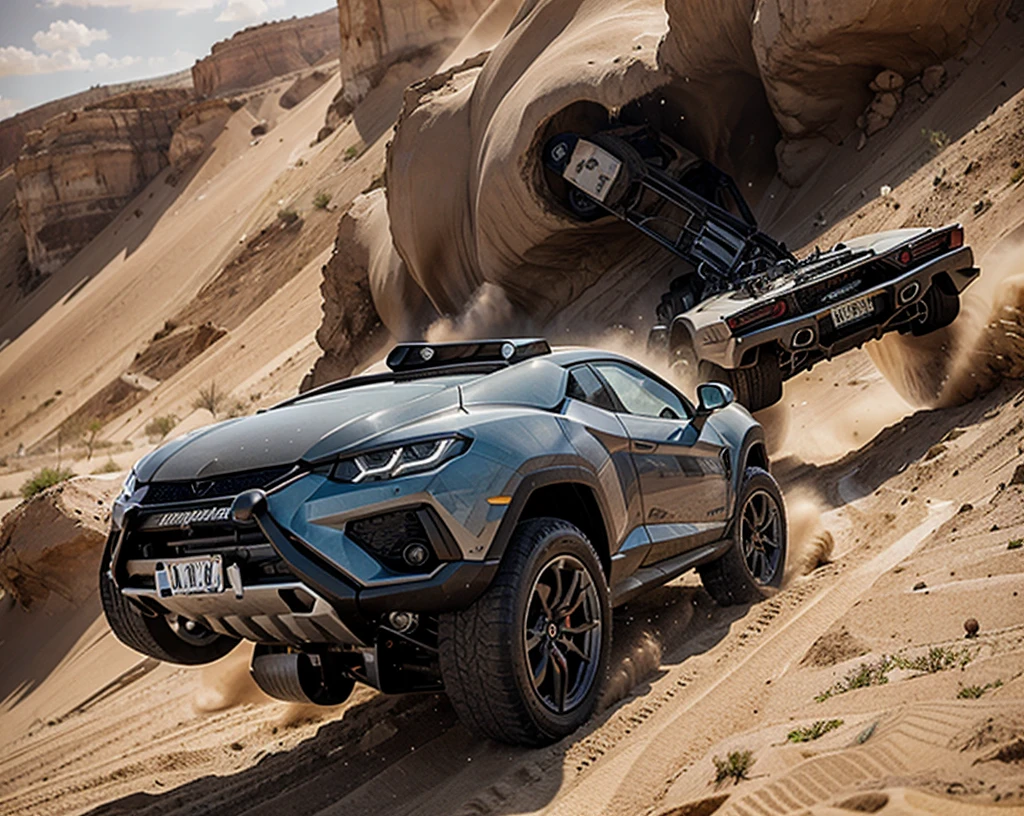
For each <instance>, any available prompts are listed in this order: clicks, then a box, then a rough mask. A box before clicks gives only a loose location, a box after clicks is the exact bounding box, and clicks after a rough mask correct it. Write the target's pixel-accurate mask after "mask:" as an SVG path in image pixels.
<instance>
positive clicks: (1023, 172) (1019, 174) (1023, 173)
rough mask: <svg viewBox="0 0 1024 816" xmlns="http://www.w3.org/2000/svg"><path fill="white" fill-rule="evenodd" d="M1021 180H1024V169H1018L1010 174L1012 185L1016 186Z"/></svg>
mask: <svg viewBox="0 0 1024 816" xmlns="http://www.w3.org/2000/svg"><path fill="white" fill-rule="evenodd" d="M1021 179H1024V167H1018V168H1017V169H1016V170H1014V171H1013V172H1012V173H1011V174H1010V184H1016V183H1017V182H1019V181H1020V180H1021Z"/></svg>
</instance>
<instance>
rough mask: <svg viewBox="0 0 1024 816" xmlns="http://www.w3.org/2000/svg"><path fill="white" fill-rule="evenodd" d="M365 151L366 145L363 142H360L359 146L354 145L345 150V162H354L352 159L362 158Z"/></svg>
mask: <svg viewBox="0 0 1024 816" xmlns="http://www.w3.org/2000/svg"><path fill="white" fill-rule="evenodd" d="M365 150H366V145H364V144H363V143H362V142H360V143H359V144H354V145H352V146H350V147H347V148H345V153H344V159H345V161H352V159H358V158H359V157H360V156H362V155H363V152H364V151H365Z"/></svg>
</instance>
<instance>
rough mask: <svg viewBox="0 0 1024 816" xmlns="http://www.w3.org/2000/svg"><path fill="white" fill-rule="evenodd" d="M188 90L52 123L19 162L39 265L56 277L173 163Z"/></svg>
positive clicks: (103, 106)
mask: <svg viewBox="0 0 1024 816" xmlns="http://www.w3.org/2000/svg"><path fill="white" fill-rule="evenodd" d="M191 98H192V97H191V93H190V92H189V91H187V90H181V89H174V90H160V91H138V92H130V93H126V94H122V95H120V96H116V97H112V98H111V99H107V100H104V101H102V102H99V103H97V104H95V105H91V106H88V107H86V108H84V109H83V110H80V111H72V112H71V113H67V114H63V115H61V116H57V117H55V118H54V119H51V120H50V121H49V122H47V123H46V126H45V127H44V128H43V129H42V130H38V131H33V132H32V133H29V134H28V136H27V137H26V138H27V141H26V144H25V148H24V150H23V152H22V155H21V157H20V158H19V159H18V162H17V164H16V165H15V174H16V176H17V183H18V189H17V199H18V207H19V218H20V221H21V226H22V230H23V232H24V233H25V239H26V243H27V245H28V257H29V262H30V263H31V265H32V267H33V268H34V269H36V270H38V271H40V272H43V273H48V272H52V271H54V270H56V269H58V268H60V266H62V265H63V264H64V263H65V262H67V261H68V260H69V259H70V258H71V257H72V256H74V255H75V253H77V252H78V250H79V249H81V248H82V247H83V246H85V244H87V243H88V242H89V241H90V240H91V239H92V238H93V237H94V236H95V235H96V234H97V233H99V232H100V230H102V229H103V228H104V227H105V226H106V225H107V224H108V223H110V221H111V220H113V218H114V216H115V215H116V214H117V212H118V211H119V210H120V209H121V207H123V206H124V205H125V204H126V203H127V202H128V200H129V199H130V198H131V196H132V195H133V194H134V193H135V192H136V191H137V190H138V189H139V188H140V187H142V185H144V184H145V183H146V182H147V181H149V180H150V179H151V178H153V177H154V176H155V175H156V174H157V173H159V172H160V170H162V169H163V168H164V167H166V166H167V163H168V157H167V151H168V149H169V148H170V145H171V138H172V136H173V133H174V129H175V127H176V126H177V124H178V117H179V111H180V110H181V108H182V107H183V106H184V105H186V104H187V103H188V102H189V101H190V100H191Z"/></svg>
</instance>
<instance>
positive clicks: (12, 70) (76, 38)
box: [0, 20, 145, 77]
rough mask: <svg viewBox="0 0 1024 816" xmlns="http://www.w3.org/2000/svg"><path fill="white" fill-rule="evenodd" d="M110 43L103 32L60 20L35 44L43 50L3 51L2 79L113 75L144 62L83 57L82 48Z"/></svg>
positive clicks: (14, 48)
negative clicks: (91, 73) (71, 73)
mask: <svg viewBox="0 0 1024 816" xmlns="http://www.w3.org/2000/svg"><path fill="white" fill-rule="evenodd" d="M106 39H109V35H108V34H107V32H106V31H104V30H102V29H96V28H89V27H88V26H86V25H83V24H82V23H78V22H76V21H74V20H58V21H56V22H55V23H51V24H50V27H49V28H48V29H47V30H46V31H37V32H36V33H35V35H34V36H33V37H32V42H34V43H35V44H36V47H37V48H38V49H40V50H38V51H30V50H29V49H27V48H22V47H20V46H17V45H6V46H3V47H0V77H5V76H30V75H33V74H54V73H57V72H59V71H110V70H116V69H118V68H130V67H131V66H133V65H137V64H139V63H142V62H144V61H145V60H143V59H142V58H141V57H132V56H126V57H112V56H110V54H107V53H106V52H100V53H99V54H96V55H95V56H94V57H83V56H82V54H81V53H80V52H79V49H80V48H88V47H89V46H91V45H92V44H93V43H95V42H101V41H103V40H106Z"/></svg>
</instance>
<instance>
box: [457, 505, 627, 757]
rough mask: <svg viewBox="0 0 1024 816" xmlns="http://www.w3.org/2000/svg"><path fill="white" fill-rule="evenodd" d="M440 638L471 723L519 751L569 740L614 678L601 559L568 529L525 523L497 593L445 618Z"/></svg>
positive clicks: (549, 521) (494, 588) (547, 521)
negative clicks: (609, 674)
mask: <svg viewBox="0 0 1024 816" xmlns="http://www.w3.org/2000/svg"><path fill="white" fill-rule="evenodd" d="M438 635H439V638H438V640H439V643H438V646H439V651H440V663H441V675H442V678H443V680H444V685H445V691H446V692H447V694H448V697H449V699H450V700H451V702H452V706H453V707H454V708H455V711H456V713H457V714H458V715H459V718H460V719H461V720H462V722H463V723H465V724H466V725H467V726H469V727H470V728H471V729H472V730H474V731H476V732H478V733H479V734H482V735H483V736H487V737H490V738H492V739H495V740H499V741H501V742H507V743H511V744H518V745H543V744H546V743H550V742H554V741H555V740H558V739H561V738H562V737H564V736H566V735H568V734H570V733H572V732H573V731H574V730H576V729H577V728H578V727H579V726H580V725H582V724H583V723H584V722H586V720H587V718H588V717H590V715H591V713H592V712H593V710H594V707H595V706H596V705H597V700H598V697H599V695H600V693H601V689H602V687H603V685H604V680H605V676H606V674H607V671H608V661H609V655H610V652H611V641H612V616H611V604H610V601H609V596H608V584H607V581H606V580H605V575H604V570H603V569H602V568H601V562H600V560H599V559H598V557H597V553H595V552H594V548H593V547H592V546H591V545H590V542H589V541H588V540H587V537H586V536H585V535H584V534H583V533H582V532H581V531H580V530H579V529H578V528H577V527H575V526H574V525H572V524H570V523H569V522H567V521H562V520H561V519H554V518H541V519H531V520H529V521H525V522H523V523H522V524H520V525H519V526H518V527H517V528H516V532H515V534H514V535H513V537H512V540H511V541H510V542H509V546H508V550H507V551H506V553H505V557H504V559H503V560H502V563H501V566H500V567H499V569H498V574H497V576H496V577H495V579H494V582H493V583H492V584H491V586H490V587H489V588H488V589H487V591H486V592H485V593H484V594H483V595H482V596H481V597H480V598H478V599H477V600H476V601H475V602H474V603H473V605H472V606H470V607H469V608H468V609H465V610H462V611H459V612H451V613H447V614H444V615H442V616H441V619H440V629H439V633H438Z"/></svg>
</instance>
